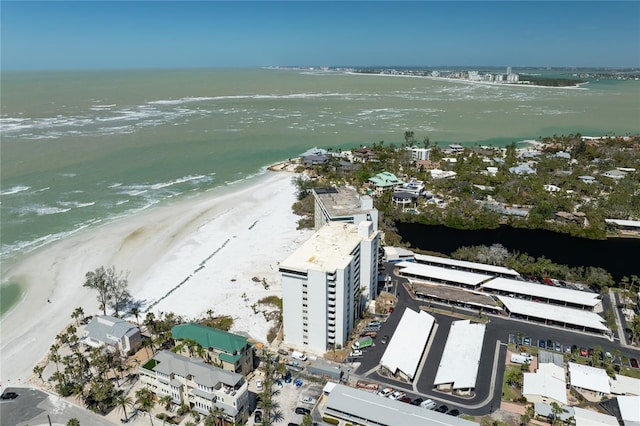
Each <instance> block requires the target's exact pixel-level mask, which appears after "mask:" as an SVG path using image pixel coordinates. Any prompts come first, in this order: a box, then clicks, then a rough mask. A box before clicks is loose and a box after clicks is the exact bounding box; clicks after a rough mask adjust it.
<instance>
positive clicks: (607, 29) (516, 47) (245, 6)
mask: <svg viewBox="0 0 640 426" xmlns="http://www.w3.org/2000/svg"><path fill="white" fill-rule="evenodd" d="M639 34H640V2H637V1H629V2H590V1H576V2H516V1H514V2H509V1H506V2H500V1H498V2H481V1H474V2H457V1H454V2H368V1H356V2H328V1H327V2H269V1H259V2H243V1H240V2H153V1H142V2H108V1H104V2H103V1H96V2H29V1H26V2H18V1H3V2H2V14H1V33H0V35H1V57H0V59H1V62H0V64H1V68H2V70H47V69H114V68H116V69H117V68H197V67H262V66H330V67H335V66H352V67H366V66H407V67H410V66H413V67H429V66H431V67H437V66H456V65H457V66H477V67H482V66H485V67H487V66H501V67H505V69H506V67H507V66H510V67H513V68H514V69H515V68H518V67H578V68H585V67H610V68H638V67H640V37H639Z"/></svg>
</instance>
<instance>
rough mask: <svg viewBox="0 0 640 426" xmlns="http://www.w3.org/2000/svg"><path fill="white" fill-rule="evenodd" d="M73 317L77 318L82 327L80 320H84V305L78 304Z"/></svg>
mask: <svg viewBox="0 0 640 426" xmlns="http://www.w3.org/2000/svg"><path fill="white" fill-rule="evenodd" d="M71 318H73V319H74V320H76V325H77V326H78V327H80V321H81V320H82V321H84V310H83V309H82V307H80V306H78V307H77V308H75V309H74V310H73V312H72V313H71Z"/></svg>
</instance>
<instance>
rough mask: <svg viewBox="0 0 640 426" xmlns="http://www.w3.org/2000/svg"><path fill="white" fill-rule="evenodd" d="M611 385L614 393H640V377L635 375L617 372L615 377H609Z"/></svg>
mask: <svg viewBox="0 0 640 426" xmlns="http://www.w3.org/2000/svg"><path fill="white" fill-rule="evenodd" d="M609 385H610V386H611V393H612V394H614V395H636V396H637V395H640V379H636V378H634V377H629V376H621V375H620V374H616V378H615V379H611V378H609ZM638 407H640V406H638ZM639 409H640V408H639Z"/></svg>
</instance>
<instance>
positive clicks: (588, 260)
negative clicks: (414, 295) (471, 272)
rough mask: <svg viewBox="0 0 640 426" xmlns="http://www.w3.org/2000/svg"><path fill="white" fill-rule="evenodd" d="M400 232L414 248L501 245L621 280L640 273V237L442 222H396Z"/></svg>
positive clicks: (445, 251)
mask: <svg viewBox="0 0 640 426" xmlns="http://www.w3.org/2000/svg"><path fill="white" fill-rule="evenodd" d="M396 226H397V228H398V233H399V234H400V236H401V237H402V240H403V241H406V242H408V243H409V244H411V247H415V248H419V249H422V250H429V251H435V252H439V253H443V254H446V255H450V254H451V253H452V252H453V251H455V250H456V249H458V248H459V247H465V246H477V245H486V246H490V245H491V244H496V243H499V244H502V245H503V246H504V247H506V248H507V250H509V251H518V252H520V253H528V254H529V255H531V256H534V257H540V256H544V257H546V258H547V259H551V261H553V262H555V263H560V264H565V265H569V266H599V267H601V268H604V269H606V270H607V271H609V272H610V273H611V275H612V276H613V279H614V280H616V281H619V280H620V279H621V278H622V277H623V276H624V275H626V276H631V275H640V239H631V238H609V239H607V240H587V239H583V238H575V237H571V236H570V235H566V234H559V233H555V232H551V231H544V230H536V229H518V228H511V227H509V226H502V227H500V228H498V229H480V230H474V231H462V230H458V229H452V228H447V227H445V226H442V225H422V224H419V223H397V224H396Z"/></svg>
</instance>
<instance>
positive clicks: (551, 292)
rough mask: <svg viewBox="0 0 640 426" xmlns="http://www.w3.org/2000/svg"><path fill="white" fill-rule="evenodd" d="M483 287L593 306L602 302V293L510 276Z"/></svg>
mask: <svg viewBox="0 0 640 426" xmlns="http://www.w3.org/2000/svg"><path fill="white" fill-rule="evenodd" d="M482 288H487V289H491V290H499V291H505V292H509V293H516V294H524V295H527V296H532V297H542V298H545V299H551V300H557V301H560V302H570V303H574V304H578V305H582V306H589V307H591V308H593V307H594V306H596V305H597V304H598V303H600V295H599V294H597V293H590V292H587V291H579V290H571V289H569V288H561V287H555V286H549V285H543V284H535V283H530V282H526V281H520V280H512V279H509V278H494V279H492V280H491V281H487V282H486V283H484V284H482Z"/></svg>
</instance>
